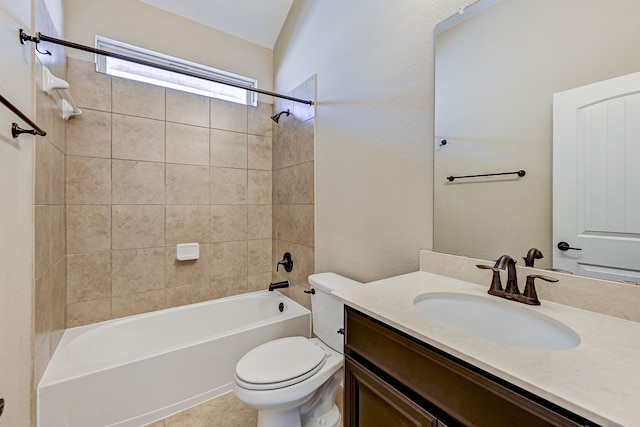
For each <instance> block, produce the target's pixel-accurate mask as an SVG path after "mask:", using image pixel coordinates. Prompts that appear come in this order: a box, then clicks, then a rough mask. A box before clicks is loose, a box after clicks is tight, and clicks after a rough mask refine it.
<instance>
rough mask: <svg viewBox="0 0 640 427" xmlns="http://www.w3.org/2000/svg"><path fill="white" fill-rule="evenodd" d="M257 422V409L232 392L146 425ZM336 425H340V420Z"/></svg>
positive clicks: (247, 426)
mask: <svg viewBox="0 0 640 427" xmlns="http://www.w3.org/2000/svg"><path fill="white" fill-rule="evenodd" d="M342 394H343V393H342V389H340V390H338V393H336V403H337V404H338V407H339V408H340V412H342ZM257 423H258V411H256V410H254V409H251V408H248V407H246V406H245V405H244V404H243V403H242V402H240V401H239V400H238V399H237V398H236V396H235V395H234V394H233V393H227V394H224V395H222V396H220V397H218V398H216V399H212V400H209V401H208V402H205V403H203V404H201V405H198V406H194V407H193V408H190V409H187V410H186V411H183V412H180V413H178V414H176V415H173V416H171V417H169V418H165V419H164V420H160V421H157V422H155V423H153V424H149V425H148V427H253V426H255V425H256V424H257ZM338 427H342V422H340V424H339V426H338Z"/></svg>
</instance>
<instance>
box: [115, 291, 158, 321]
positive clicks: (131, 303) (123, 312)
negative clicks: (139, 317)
mask: <svg viewBox="0 0 640 427" xmlns="http://www.w3.org/2000/svg"><path fill="white" fill-rule="evenodd" d="M111 305H112V308H111V310H112V315H113V318H118V317H124V316H131V315H134V314H140V313H148V312H150V311H155V310H162V309H163V308H164V307H165V291H164V289H160V290H157V291H148V292H141V293H138V294H128V295H121V296H117V297H113V298H112V299H111Z"/></svg>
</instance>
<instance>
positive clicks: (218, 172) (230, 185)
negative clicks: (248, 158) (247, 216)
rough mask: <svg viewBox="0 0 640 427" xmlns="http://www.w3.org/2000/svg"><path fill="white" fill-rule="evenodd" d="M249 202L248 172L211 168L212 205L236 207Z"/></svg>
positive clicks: (244, 170)
mask: <svg viewBox="0 0 640 427" xmlns="http://www.w3.org/2000/svg"><path fill="white" fill-rule="evenodd" d="M246 202H247V170H246V169H230V168H218V167H214V168H211V203H212V204H218V205H235V204H244V203H246Z"/></svg>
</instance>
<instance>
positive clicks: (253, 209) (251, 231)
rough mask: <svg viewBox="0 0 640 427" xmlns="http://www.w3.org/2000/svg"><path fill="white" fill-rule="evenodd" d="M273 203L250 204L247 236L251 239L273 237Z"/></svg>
mask: <svg viewBox="0 0 640 427" xmlns="http://www.w3.org/2000/svg"><path fill="white" fill-rule="evenodd" d="M272 209H273V208H272V206H271V205H249V206H248V218H249V219H248V224H247V237H248V238H249V239H271V237H272V229H273V216H272V214H271V213H272Z"/></svg>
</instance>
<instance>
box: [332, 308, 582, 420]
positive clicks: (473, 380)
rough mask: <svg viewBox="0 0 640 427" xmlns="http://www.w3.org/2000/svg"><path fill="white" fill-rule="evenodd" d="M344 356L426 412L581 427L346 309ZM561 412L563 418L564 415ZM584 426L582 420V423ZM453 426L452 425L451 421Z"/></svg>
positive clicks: (453, 417)
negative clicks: (414, 398)
mask: <svg viewBox="0 0 640 427" xmlns="http://www.w3.org/2000/svg"><path fill="white" fill-rule="evenodd" d="M345 320H346V322H345V324H346V328H345V334H346V341H345V353H346V354H347V355H348V356H349V357H351V358H352V359H354V360H356V361H357V362H359V363H360V364H362V365H363V366H365V367H367V368H368V369H369V370H371V371H372V372H374V373H376V375H378V376H380V377H382V378H385V379H387V381H388V382H389V383H392V384H393V383H395V384H396V387H398V388H401V389H405V388H406V389H408V390H410V391H411V392H412V393H415V394H416V395H417V396H419V397H420V398H421V399H424V401H426V402H427V403H426V405H427V406H428V407H427V408H426V409H428V410H432V411H433V412H435V413H439V411H442V413H444V414H446V415H447V419H450V420H453V421H454V422H456V423H459V424H461V425H469V426H471V425H473V426H491V427H497V426H504V427H512V426H531V427H534V426H535V427H541V426H579V425H585V424H584V423H582V422H580V423H577V422H574V421H573V420H572V419H569V418H567V416H566V415H569V416H574V417H576V418H575V419H578V418H579V417H577V416H575V415H573V414H568V413H567V414H565V413H564V412H566V411H562V410H561V409H560V408H555V407H553V408H552V407H551V405H550V404H549V406H546V403H547V402H544V401H542V400H541V399H536V398H535V397H534V396H526V395H525V392H522V393H520V392H519V391H518V392H517V391H515V387H513V389H511V388H509V387H508V385H507V384H501V383H499V382H496V380H494V379H492V378H489V376H488V374H484V375H483V374H482V373H481V372H476V371H474V370H472V369H471V368H470V367H467V366H464V365H463V364H461V362H458V361H457V360H455V359H453V358H452V357H450V356H448V355H445V354H444V353H442V352H440V351H437V350H435V349H432V348H430V347H428V346H427V345H426V344H424V343H421V342H418V341H416V340H414V339H412V338H409V337H407V336H405V335H403V334H402V333H401V332H399V331H396V330H394V329H392V328H390V327H388V326H386V325H383V324H381V323H379V322H378V321H375V320H373V319H370V318H368V317H367V316H365V315H363V314H362V313H359V312H357V311H355V310H353V309H352V308H350V307H346V308H345ZM559 412H562V413H559ZM578 421H582V420H578ZM448 423H451V422H448Z"/></svg>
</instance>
